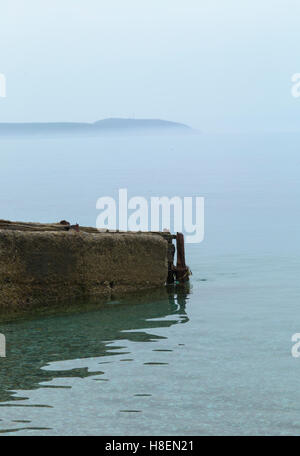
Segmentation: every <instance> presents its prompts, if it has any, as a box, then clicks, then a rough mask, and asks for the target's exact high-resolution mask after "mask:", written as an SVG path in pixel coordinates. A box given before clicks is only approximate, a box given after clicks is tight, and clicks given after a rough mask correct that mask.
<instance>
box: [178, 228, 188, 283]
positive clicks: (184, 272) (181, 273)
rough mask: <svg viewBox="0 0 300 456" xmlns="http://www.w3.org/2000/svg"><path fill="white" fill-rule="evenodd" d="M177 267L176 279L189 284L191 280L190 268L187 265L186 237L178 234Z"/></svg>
mask: <svg viewBox="0 0 300 456" xmlns="http://www.w3.org/2000/svg"><path fill="white" fill-rule="evenodd" d="M176 244H177V265H176V279H177V281H178V282H187V281H188V280H189V268H188V267H187V265H186V264H185V252H184V237H183V234H182V233H177V236H176Z"/></svg>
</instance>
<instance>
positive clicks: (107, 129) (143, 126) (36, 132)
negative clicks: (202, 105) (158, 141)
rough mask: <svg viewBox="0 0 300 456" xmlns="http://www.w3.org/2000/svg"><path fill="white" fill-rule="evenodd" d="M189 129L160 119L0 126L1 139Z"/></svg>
mask: <svg viewBox="0 0 300 456" xmlns="http://www.w3.org/2000/svg"><path fill="white" fill-rule="evenodd" d="M192 132H194V130H193V129H192V128H190V127H189V126H187V125H185V124H182V123H178V122H170V121H168V120H160V119H125V118H108V119H102V120H98V121H96V122H91V123H88V122H45V123H44V122H32V123H31V122H30V123H29V122H28V123H25V122H24V123H23V122H15V123H0V138H1V137H6V136H9V137H12V136H16V135H26V136H27V135H29V136H45V135H46V136H49V135H51V136H53V135H68V136H69V135H72V136H73V135H88V136H98V135H107V134H110V135H111V134H118V133H122V134H145V135H148V134H191V133H192Z"/></svg>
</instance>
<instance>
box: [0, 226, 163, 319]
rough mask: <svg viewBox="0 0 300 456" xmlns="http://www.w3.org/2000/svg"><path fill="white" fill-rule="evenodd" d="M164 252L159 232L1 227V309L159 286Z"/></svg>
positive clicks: (161, 282) (23, 307) (115, 293)
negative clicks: (40, 229) (30, 229)
mask: <svg viewBox="0 0 300 456" xmlns="http://www.w3.org/2000/svg"><path fill="white" fill-rule="evenodd" d="M167 250H168V242H167V241H166V240H165V239H164V238H163V237H162V236H160V235H158V234H143V233H136V234H134V233H131V234H126V233H87V232H83V231H80V232H76V231H74V230H70V231H56V232H55V231H45V232H42V231H37V232H34V231H30V232H28V231H27V232H26V231H17V230H5V229H3V230H2V229H0V311H1V310H5V309H10V310H14V309H16V310H17V309H22V310H24V309H26V308H32V307H34V306H38V305H44V304H45V303H50V302H51V301H59V300H62V299H68V298H74V297H83V296H95V295H99V296H103V297H106V296H107V297H109V296H111V295H112V294H113V295H116V296H118V295H122V294H123V293H125V292H128V291H136V290H143V289H150V288H156V287H162V286H164V284H165V282H166V278H167V274H168V255H167Z"/></svg>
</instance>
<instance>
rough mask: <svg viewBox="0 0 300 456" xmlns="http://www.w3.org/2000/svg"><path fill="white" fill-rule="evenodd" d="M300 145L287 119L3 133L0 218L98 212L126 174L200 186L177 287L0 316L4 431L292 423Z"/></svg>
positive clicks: (131, 191)
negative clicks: (68, 133)
mask: <svg viewBox="0 0 300 456" xmlns="http://www.w3.org/2000/svg"><path fill="white" fill-rule="evenodd" d="M299 151H300V134H297V133H295V134H294V133H271V132H270V133H243V134H230V133H228V134H225V133H224V134H207V133H203V134H201V133H200V134H193V135H174V136H171V135H149V136H145V135H131V136H128V135H127V136H126V135H121V134H118V135H116V136H114V135H111V136H105V137H100V136H99V137H93V138H88V137H77V138H72V137H52V138H51V137H22V136H20V137H15V138H6V139H3V138H2V139H1V140H0V157H1V167H0V218H1V219H9V220H21V221H36V222H56V221H60V220H62V219H65V220H68V221H70V222H71V223H79V224H80V225H90V226H95V224H96V219H97V216H98V215H99V210H98V209H97V208H96V202H97V200H98V198H100V197H103V196H110V197H113V198H115V199H117V198H118V191H119V189H124V188H125V189H127V191H128V196H129V197H133V196H142V197H144V198H146V199H150V198H151V197H152V196H158V197H162V196H167V197H170V198H171V197H173V196H179V197H181V198H183V197H189V196H190V197H203V198H204V239H203V241H202V242H199V243H189V244H186V261H187V264H188V265H189V267H190V269H191V271H192V276H191V278H190V284H189V286H186V287H180V286H174V287H168V288H163V289H160V290H153V291H151V292H147V293H146V292H145V293H141V294H139V295H134V296H133V295H132V296H130V295H129V296H127V297H124V298H123V299H111V300H110V301H107V302H101V303H100V302H99V303H97V302H93V303H91V304H90V303H88V302H79V301H78V302H76V303H74V308H73V304H72V305H70V306H68V309H67V310H64V306H65V303H64V304H63V303H62V305H61V308H60V307H59V306H58V308H57V309H56V310H53V311H52V312H51V313H47V312H45V313H42V314H34V315H27V316H20V317H18V318H15V319H12V320H6V321H1V322H0V333H2V334H3V335H5V338H6V357H3V358H0V434H1V435H26V436H29V435H36V436H37V435H104V436H111V435H122V436H130V435H140V436H144V435H145V436H147V435H157V436H159V435H169V436H176V435H178V436H179V435H181V436H182V435H183V436H193V435H196V436H198V435H199V436H201V435H299V433H300V388H298V380H299V379H300V358H299V357H297V354H298V352H297V349H295V340H297V335H296V336H294V340H292V337H293V335H295V334H297V333H300V281H299V273H300V242H299V224H300V210H299V209H300V205H299V200H300V152H299ZM46 299H47V297H46V296H45V301H46ZM299 337H300V335H299ZM295 338H296V339H295ZM293 346H294V349H293Z"/></svg>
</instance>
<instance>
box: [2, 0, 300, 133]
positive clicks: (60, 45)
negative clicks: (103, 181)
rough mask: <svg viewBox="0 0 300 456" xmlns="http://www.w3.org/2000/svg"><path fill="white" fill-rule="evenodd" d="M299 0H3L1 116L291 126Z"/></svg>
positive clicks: (204, 126)
mask: <svg viewBox="0 0 300 456" xmlns="http://www.w3.org/2000/svg"><path fill="white" fill-rule="evenodd" d="M299 16H300V2H299V0H263V1H261V0H243V1H240V0H226V1H224V0H184V1H183V0H163V1H162V0H51V1H50V0H43V1H41V0H1V6H0V73H2V74H4V75H5V77H6V81H7V96H6V98H0V121H1V122H11V121H14V122H20V121H26V122H29V121H39V122H44V121H94V120H97V119H101V118H105V117H135V118H161V119H166V120H173V121H178V122H183V123H186V124H188V125H190V126H192V127H194V128H197V129H199V130H201V131H203V132H244V131H291V130H297V131H299V130H300V98H298V99H297V98H293V97H292V95H291V88H292V82H291V78H292V75H293V74H295V73H300V53H299V41H300V27H299Z"/></svg>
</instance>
